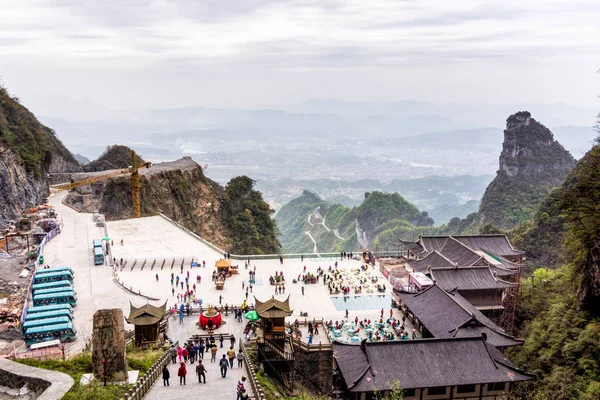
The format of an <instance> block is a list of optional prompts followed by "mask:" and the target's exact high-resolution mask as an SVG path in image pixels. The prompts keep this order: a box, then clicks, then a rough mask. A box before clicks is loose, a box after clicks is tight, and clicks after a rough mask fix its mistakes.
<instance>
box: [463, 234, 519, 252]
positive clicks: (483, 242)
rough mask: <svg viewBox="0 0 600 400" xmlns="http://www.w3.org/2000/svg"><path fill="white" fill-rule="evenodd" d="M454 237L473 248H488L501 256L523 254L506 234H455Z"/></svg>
mask: <svg viewBox="0 0 600 400" xmlns="http://www.w3.org/2000/svg"><path fill="white" fill-rule="evenodd" d="M453 238H454V239H456V240H458V241H459V242H461V243H463V244H465V245H467V246H469V247H470V248H472V249H473V250H484V249H486V250H488V251H490V252H492V253H495V254H500V255H501V256H515V255H520V254H523V252H522V251H519V250H517V249H515V248H514V247H513V246H512V244H510V242H509V240H508V238H507V237H506V235H476V236H453Z"/></svg>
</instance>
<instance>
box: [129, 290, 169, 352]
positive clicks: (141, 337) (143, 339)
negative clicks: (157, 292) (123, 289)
mask: <svg viewBox="0 0 600 400" xmlns="http://www.w3.org/2000/svg"><path fill="white" fill-rule="evenodd" d="M129 304H130V306H131V309H130V311H129V316H128V317H127V318H125V319H126V320H127V322H128V323H130V324H132V325H133V326H134V329H135V336H134V340H135V344H136V345H137V346H140V345H143V344H144V343H148V342H156V341H157V340H158V338H159V335H160V334H161V333H163V332H165V331H166V327H167V324H166V322H167V319H166V318H165V315H166V309H167V302H166V301H165V303H164V304H163V305H162V306H159V307H155V306H153V305H151V304H148V303H146V304H144V305H143V306H141V307H135V306H134V305H133V304H132V303H131V302H130V303H129Z"/></svg>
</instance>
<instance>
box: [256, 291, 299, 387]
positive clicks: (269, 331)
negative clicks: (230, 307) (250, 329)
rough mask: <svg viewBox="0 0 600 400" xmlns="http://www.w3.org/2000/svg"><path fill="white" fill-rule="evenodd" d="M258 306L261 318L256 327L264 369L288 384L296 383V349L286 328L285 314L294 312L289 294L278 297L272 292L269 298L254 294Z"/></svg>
mask: <svg viewBox="0 0 600 400" xmlns="http://www.w3.org/2000/svg"><path fill="white" fill-rule="evenodd" d="M254 300H255V302H256V306H255V310H256V313H257V314H258V316H259V317H260V319H261V329H260V330H258V331H257V336H258V337H257V345H258V349H257V350H258V362H259V363H262V364H263V368H264V370H265V372H266V373H267V374H268V375H270V376H273V377H276V378H278V379H279V380H281V381H282V382H283V383H284V384H285V386H286V387H291V386H292V385H293V377H292V375H293V371H294V368H293V362H294V352H293V350H292V346H291V343H290V341H289V338H288V337H287V336H286V332H285V318H286V317H289V316H290V315H292V312H293V310H292V309H291V308H290V297H289V296H288V297H287V299H285V300H284V301H279V300H277V299H275V297H274V296H272V297H271V298H270V299H269V300H267V301H264V302H263V301H260V300H258V299H257V298H256V297H254Z"/></svg>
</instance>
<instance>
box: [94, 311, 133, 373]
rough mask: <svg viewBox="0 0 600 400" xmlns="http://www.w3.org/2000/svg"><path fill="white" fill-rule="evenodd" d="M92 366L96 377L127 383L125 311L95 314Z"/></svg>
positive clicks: (98, 312)
mask: <svg viewBox="0 0 600 400" xmlns="http://www.w3.org/2000/svg"><path fill="white" fill-rule="evenodd" d="M93 329H94V332H93V336H92V364H93V367H94V377H96V378H97V379H101V380H102V381H104V382H105V383H106V382H107V381H116V382H123V381H127V358H126V357H125V329H124V322H123V310H121V309H120V308H113V309H109V310H98V311H96V312H95V313H94V328H93Z"/></svg>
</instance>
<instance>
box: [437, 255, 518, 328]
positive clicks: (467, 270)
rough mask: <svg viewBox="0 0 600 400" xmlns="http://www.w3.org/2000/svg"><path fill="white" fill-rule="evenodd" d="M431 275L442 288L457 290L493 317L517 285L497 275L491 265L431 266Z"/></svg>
mask: <svg viewBox="0 0 600 400" xmlns="http://www.w3.org/2000/svg"><path fill="white" fill-rule="evenodd" d="M429 275H430V276H431V279H432V280H434V281H435V282H436V283H437V284H438V285H439V286H440V287H441V288H442V289H444V290H445V291H447V292H449V291H453V290H457V291H458V293H460V295H461V296H462V297H464V298H465V299H466V300H467V301H468V302H469V303H471V304H472V305H473V306H475V308H477V309H478V310H479V311H481V312H483V313H484V314H485V315H487V316H489V317H492V318H495V317H497V316H498V315H500V314H501V313H502V311H503V310H504V305H503V300H504V297H505V295H506V292H507V290H508V289H510V288H513V287H516V286H517V284H516V283H512V282H508V281H505V280H502V279H500V278H499V277H497V276H495V274H494V273H493V272H492V270H491V269H490V267H489V266H474V267H457V268H430V269H429Z"/></svg>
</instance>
